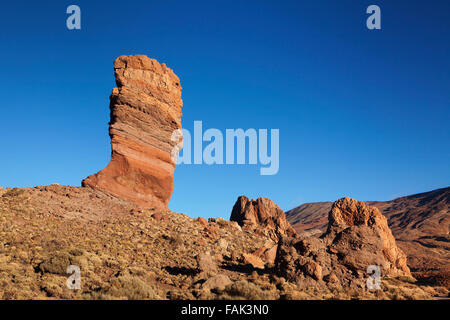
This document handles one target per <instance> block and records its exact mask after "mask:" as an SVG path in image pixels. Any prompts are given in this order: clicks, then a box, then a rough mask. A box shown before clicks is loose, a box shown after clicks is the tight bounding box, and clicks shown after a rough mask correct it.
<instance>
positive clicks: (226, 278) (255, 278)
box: [0, 185, 448, 299]
mask: <svg viewBox="0 0 450 320" xmlns="http://www.w3.org/2000/svg"><path fill="white" fill-rule="evenodd" d="M230 209H231V204H230ZM230 211H231V210H230ZM228 214H229V213H228ZM224 215H225V214H224ZM274 244H275V243H274V241H273V240H272V239H271V238H270V237H268V236H266V235H264V234H259V233H254V232H250V231H246V230H243V229H242V228H241V227H240V226H239V225H238V224H237V223H236V222H230V221H227V220H224V219H219V218H218V219H211V221H206V220H205V219H201V218H199V219H192V218H189V217H188V216H186V215H184V214H181V213H174V212H170V211H168V210H166V211H155V210H150V209H145V210H144V209H139V208H135V207H134V206H133V205H131V204H130V203H128V202H125V201H122V200H119V199H117V198H114V197H112V196H110V195H107V194H104V193H101V192H99V191H94V190H92V189H90V188H78V187H64V186H59V185H51V186H44V187H35V188H24V189H16V188H14V189H0V298H1V299H351V298H358V299H433V298H434V297H437V296H441V297H442V296H447V295H448V291H447V290H446V289H445V288H441V287H435V286H431V285H421V284H418V283H417V282H415V281H414V280H413V279H411V278H409V277H397V278H395V277H393V278H383V279H382V286H381V290H375V291H373V290H368V289H366V288H336V287H334V286H332V285H328V284H327V282H321V285H320V286H316V285H314V283H311V285H310V286H308V285H307V284H306V285H305V283H303V284H302V283H295V282H290V281H287V280H286V279H285V278H284V277H282V276H280V275H279V274H277V273H276V272H275V270H274V265H273V264H272V263H271V262H268V261H263V263H262V265H258V263H259V264H260V263H261V260H262V259H260V258H257V254H255V255H252V253H255V251H258V249H259V251H261V248H266V247H271V246H273V245H274ZM255 257H256V258H255ZM69 265H76V266H79V267H80V269H81V289H80V290H71V289H69V288H68V287H67V284H66V281H67V279H68V277H69V274H66V270H67V267H68V266H69Z"/></svg>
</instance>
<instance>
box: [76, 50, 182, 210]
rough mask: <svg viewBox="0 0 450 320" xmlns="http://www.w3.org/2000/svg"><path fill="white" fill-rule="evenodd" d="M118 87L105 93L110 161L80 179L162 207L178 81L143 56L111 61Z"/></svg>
mask: <svg viewBox="0 0 450 320" xmlns="http://www.w3.org/2000/svg"><path fill="white" fill-rule="evenodd" d="M114 71H115V77H116V83H117V88H114V89H113V91H112V94H111V97H110V110H111V121H110V124H109V135H110V137H111V147H112V152H111V161H110V163H109V164H108V166H107V167H106V168H105V169H103V170H102V171H100V172H98V173H97V174H94V175H92V176H90V177H88V178H86V179H85V180H83V181H82V185H83V186H85V187H86V186H89V187H92V188H94V189H97V190H101V191H104V192H107V193H109V194H112V195H114V196H116V197H118V198H121V199H124V200H127V201H131V202H133V203H136V204H138V205H141V206H144V207H153V208H158V209H164V208H167V206H168V203H169V200H170V197H171V195H172V191H173V187H174V182H173V172H174V169H175V163H174V162H173V160H172V158H171V152H172V150H173V149H174V147H175V146H176V145H177V144H178V143H179V142H180V141H179V140H178V141H172V139H171V137H172V134H173V132H174V131H175V130H177V129H181V115H182V112H181V108H182V104H183V102H182V100H181V85H180V80H179V79H178V77H177V76H176V75H175V74H174V73H173V71H172V70H171V69H170V68H168V67H166V65H165V64H159V63H158V62H157V61H156V60H154V59H150V58H148V57H147V56H144V55H135V56H120V57H118V58H117V59H116V60H115V61H114Z"/></svg>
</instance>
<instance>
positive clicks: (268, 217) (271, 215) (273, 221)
mask: <svg viewBox="0 0 450 320" xmlns="http://www.w3.org/2000/svg"><path fill="white" fill-rule="evenodd" d="M230 220H231V221H236V222H237V223H238V224H239V225H240V226H241V227H243V228H245V229H247V230H251V231H259V232H262V233H263V234H266V235H267V236H268V237H270V238H271V239H273V240H275V241H277V240H278V239H279V238H280V237H284V236H289V237H293V236H295V234H296V233H295V230H294V229H293V228H292V227H291V225H290V224H289V222H288V221H287V220H286V215H285V214H284V211H283V210H281V209H280V207H278V206H277V205H276V204H275V203H274V202H273V201H272V200H270V199H268V198H258V199H256V200H249V199H248V198H247V197H245V196H240V197H239V198H238V200H237V201H236V203H235V204H234V207H233V211H232V212H231V217H230Z"/></svg>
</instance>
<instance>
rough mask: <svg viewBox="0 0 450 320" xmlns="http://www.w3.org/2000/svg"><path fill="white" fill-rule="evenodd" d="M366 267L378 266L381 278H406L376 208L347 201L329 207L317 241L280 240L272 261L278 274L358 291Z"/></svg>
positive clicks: (403, 260)
mask: <svg viewBox="0 0 450 320" xmlns="http://www.w3.org/2000/svg"><path fill="white" fill-rule="evenodd" d="M371 265H375V266H378V267H379V268H380V272H381V276H382V277H383V276H390V277H396V276H411V273H410V270H409V268H408V266H407V265H406V255H405V254H404V253H403V252H402V251H401V250H400V249H399V248H398V247H397V245H396V243H395V239H394V237H393V236H392V233H391V230H390V229H389V227H388V225H387V220H386V218H385V217H384V216H383V215H382V214H381V213H380V211H379V210H378V209H377V208H375V207H370V206H367V205H366V204H365V203H364V202H362V201H356V200H353V199H350V198H343V199H339V200H337V201H336V202H335V203H334V204H333V206H332V209H331V211H330V213H329V217H328V229H327V231H326V232H325V233H324V234H323V235H322V236H321V237H320V238H317V237H302V236H300V237H299V238H297V239H292V238H287V237H285V238H283V239H281V241H280V242H279V244H278V250H277V257H276V260H275V267H276V270H277V273H278V274H279V275H280V276H283V277H285V278H286V279H287V280H289V281H292V282H302V281H304V283H305V285H307V284H308V281H318V280H325V282H329V283H331V284H332V285H333V286H336V285H340V286H345V287H352V286H356V287H364V280H365V279H367V278H368V277H369V274H368V273H367V268H368V267H369V266H371ZM337 280H338V281H337Z"/></svg>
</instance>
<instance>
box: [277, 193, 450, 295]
mask: <svg viewBox="0 0 450 320" xmlns="http://www.w3.org/2000/svg"><path fill="white" fill-rule="evenodd" d="M366 203H367V204H369V205H371V206H375V207H377V208H378V209H379V210H380V211H381V212H382V213H383V215H384V216H385V217H386V218H387V219H388V224H389V227H390V228H391V229H392V233H393V235H394V236H395V238H396V239H397V243H398V246H399V247H400V248H401V249H402V250H403V251H404V252H405V253H406V254H407V256H408V265H409V266H410V267H411V271H412V274H413V275H414V276H415V277H416V278H418V279H421V280H422V281H426V282H431V283H439V284H441V285H445V286H447V287H449V286H450V262H449V261H450V235H449V225H450V187H449V188H443V189H438V190H434V191H431V192H425V193H420V194H416V195H411V196H406V197H401V198H397V199H395V200H392V201H386V202H382V201H367V202H366ZM332 204H333V203H332V202H320V203H307V204H303V205H301V206H299V207H297V208H294V209H292V210H290V211H288V212H286V216H287V219H288V221H289V222H290V223H291V224H292V226H293V227H294V229H295V230H297V232H299V233H304V232H307V233H309V234H316V235H320V234H322V233H323V232H324V231H326V229H327V225H328V213H329V211H330V209H331V207H332Z"/></svg>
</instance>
